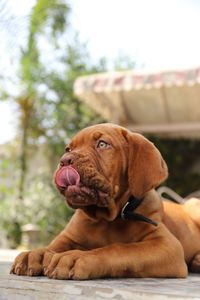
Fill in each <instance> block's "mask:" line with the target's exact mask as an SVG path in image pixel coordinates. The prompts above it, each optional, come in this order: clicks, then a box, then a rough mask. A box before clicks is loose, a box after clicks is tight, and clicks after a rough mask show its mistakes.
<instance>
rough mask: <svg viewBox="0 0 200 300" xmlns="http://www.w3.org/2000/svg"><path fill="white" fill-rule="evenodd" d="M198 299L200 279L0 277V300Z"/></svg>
mask: <svg viewBox="0 0 200 300" xmlns="http://www.w3.org/2000/svg"><path fill="white" fill-rule="evenodd" d="M149 298H150V299H154V300H165V299H171V300H175V299H176V300H178V299H181V300H183V299H185V300H194V299H195V300H197V299H200V276H198V275H190V276H189V277H188V278H187V279H152V278H148V279H139V278H136V279H118V280H116V279H103V280H87V281H70V280H53V279H48V278H46V277H26V276H16V275H0V300H46V299H48V300H53V299H58V300H76V299H77V300H79V299H81V300H86V299H87V300H88V299H97V300H102V299H116V300H133V299H134V300H145V299H148V300H149Z"/></svg>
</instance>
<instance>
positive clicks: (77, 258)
mask: <svg viewBox="0 0 200 300" xmlns="http://www.w3.org/2000/svg"><path fill="white" fill-rule="evenodd" d="M97 260H98V258H97V257H96V256H94V255H93V254H92V253H90V251H81V250H71V251H68V252H64V253H60V254H55V255H54V256H53V258H52V260H51V263H50V265H49V267H48V269H47V273H46V274H47V276H48V277H49V278H53V279H76V280H83V279H91V278H96V277H97V271H98V268H96V261H97Z"/></svg>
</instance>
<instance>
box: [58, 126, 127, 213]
mask: <svg viewBox="0 0 200 300" xmlns="http://www.w3.org/2000/svg"><path fill="white" fill-rule="evenodd" d="M126 150H127V142H126V140H125V138H124V136H123V134H122V128H121V127H119V126H115V125H111V124H100V125H96V126H91V127H88V128H86V129H83V130H82V131H80V132H79V133H78V134H77V135H76V136H75V137H74V138H73V139H72V141H71V142H70V143H69V145H67V146H66V149H65V154H64V155H63V156H62V158H61V160H60V165H59V167H58V170H57V171H56V173H55V183H56V185H57V187H58V189H59V191H60V192H61V193H62V194H63V195H64V196H65V197H66V201H67V203H68V204H69V205H70V206H71V207H73V208H82V209H84V210H85V212H87V213H88V214H90V215H94V214H95V212H96V210H98V211H102V212H106V210H109V209H110V206H111V204H113V202H114V201H115V200H114V199H115V198H116V197H117V195H120V194H122V193H123V192H124V191H125V190H126V189H127V172H126V171H127V159H126V155H125V153H126Z"/></svg>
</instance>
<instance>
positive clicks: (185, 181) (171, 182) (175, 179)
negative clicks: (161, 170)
mask: <svg viewBox="0 0 200 300" xmlns="http://www.w3.org/2000/svg"><path fill="white" fill-rule="evenodd" d="M149 139H150V140H151V141H152V142H153V143H154V144H155V145H156V146H157V147H158V149H159V150H160V152H161V153H162V156H163V158H164V159H165V161H166V162H167V165H168V168H169V177H168V179H167V180H166V182H165V183H164V185H167V186H169V187H170V188H172V189H173V190H175V191H176V192H177V193H178V194H180V195H181V196H182V197H186V196H187V195H189V194H190V193H192V192H194V191H197V190H200V155H199V154H200V140H196V139H194V140H193V139H164V138H158V137H149ZM197 163H199V168H196V165H197Z"/></svg>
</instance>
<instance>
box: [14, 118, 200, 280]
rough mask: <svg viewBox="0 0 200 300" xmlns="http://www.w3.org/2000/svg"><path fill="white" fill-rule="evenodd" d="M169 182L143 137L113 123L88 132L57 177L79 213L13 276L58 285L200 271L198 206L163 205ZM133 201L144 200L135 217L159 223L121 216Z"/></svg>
mask: <svg viewBox="0 0 200 300" xmlns="http://www.w3.org/2000/svg"><path fill="white" fill-rule="evenodd" d="M166 177H167V166H166V164H165V162H164V160H163V159H162V157H161V155H160V153H159V151H158V150H157V149H156V148H155V146H154V145H153V144H152V143H150V142H149V141H148V140H146V139H145V138H144V137H142V136H141V135H138V134H134V133H131V132H129V131H128V130H126V129H125V128H122V127H120V126H117V125H112V124H100V125H96V126H92V127H89V128H86V129H84V130H82V131H81V132H80V133H78V134H77V135H76V136H75V138H74V139H73V140H72V142H71V143H70V146H69V147H67V148H66V153H65V154H64V155H63V157H62V158H61V163H60V166H59V168H58V170H57V172H56V174H55V182H56V185H57V187H58V189H59V190H60V192H61V193H62V194H64V196H65V197H66V199H67V202H68V204H69V205H70V206H71V207H73V208H75V209H76V212H75V214H74V216H73V217H72V219H71V221H70V222H69V223H68V224H67V226H66V228H65V229H64V230H63V232H61V233H60V235H58V236H57V237H56V238H55V240H54V241H53V242H52V243H51V244H50V245H49V246H48V247H46V248H42V249H38V250H33V251H30V252H24V253H21V254H20V255H19V256H18V257H17V258H16V260H15V262H14V264H13V266H12V270H11V272H12V273H14V274H17V275H29V276H33V275H41V274H44V275H47V276H48V277H50V278H57V279H90V278H100V277H185V276H187V272H188V268H187V265H188V266H189V268H190V270H191V271H194V272H200V201H199V200H198V199H195V198H193V199H190V200H188V201H187V202H186V203H185V204H183V205H178V204H174V203H171V202H167V201H164V202H162V201H161V199H160V197H159V196H158V194H157V193H156V191H155V190H154V188H155V187H157V186H158V185H159V184H160V183H161V182H162V181H163V180H164V179H165V178H166ZM130 197H135V198H134V199H138V198H139V199H142V200H141V203H140V205H138V207H137V208H136V209H135V211H134V212H135V213H136V214H137V216H139V217H140V216H145V217H146V218H147V219H148V220H150V221H152V220H153V223H149V221H148V220H147V222H146V221H145V222H143V221H141V220H134V219H133V220H124V219H122V218H121V211H122V210H123V208H124V207H125V206H126V203H127V201H129V199H130ZM133 202H134V201H133ZM156 223H157V226H154V225H155V224H156ZM153 224H154V225H153Z"/></svg>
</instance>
